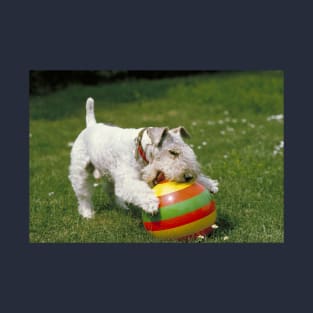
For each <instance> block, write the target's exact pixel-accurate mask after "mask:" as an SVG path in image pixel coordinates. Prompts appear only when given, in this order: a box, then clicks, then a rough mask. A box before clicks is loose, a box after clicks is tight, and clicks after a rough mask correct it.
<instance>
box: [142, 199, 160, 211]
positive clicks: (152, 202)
mask: <svg viewBox="0 0 313 313" xmlns="http://www.w3.org/2000/svg"><path fill="white" fill-rule="evenodd" d="M142 209H143V210H144V211H145V212H147V213H149V214H152V215H154V214H156V213H158V211H159V199H158V198H157V197H153V198H150V199H148V200H147V201H145V203H143V204H142Z"/></svg>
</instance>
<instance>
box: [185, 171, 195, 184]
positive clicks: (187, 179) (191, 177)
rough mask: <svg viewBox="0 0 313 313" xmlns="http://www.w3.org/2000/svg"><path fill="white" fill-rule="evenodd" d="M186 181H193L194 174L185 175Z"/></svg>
mask: <svg viewBox="0 0 313 313" xmlns="http://www.w3.org/2000/svg"><path fill="white" fill-rule="evenodd" d="M184 179H185V181H186V182H189V181H191V180H192V179H193V176H192V174H189V173H187V174H184Z"/></svg>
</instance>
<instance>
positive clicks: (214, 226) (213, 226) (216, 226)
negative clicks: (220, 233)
mask: <svg viewBox="0 0 313 313" xmlns="http://www.w3.org/2000/svg"><path fill="white" fill-rule="evenodd" d="M211 227H212V228H213V229H218V227H219V226H218V225H216V224H213V225H212V226H211Z"/></svg>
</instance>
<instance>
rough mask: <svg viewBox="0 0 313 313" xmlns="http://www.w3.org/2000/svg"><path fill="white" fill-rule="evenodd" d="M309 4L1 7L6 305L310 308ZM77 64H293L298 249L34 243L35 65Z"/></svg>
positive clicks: (288, 98) (5, 308)
mask: <svg viewBox="0 0 313 313" xmlns="http://www.w3.org/2000/svg"><path fill="white" fill-rule="evenodd" d="M112 2H113V1H112ZM304 3H305V2H304V1H298V2H297V4H295V5H290V4H289V3H287V1H275V2H274V1H259V2H251V1H218V2H217V1H216V2H214V3H213V2H211V1H210V2H209V1H192V2H191V1H188V2H187V1H154V2H152V1H149V2H148V1H124V2H123V1H114V2H113V3H110V4H108V2H107V1H106V2H104V1H102V2H100V1H88V2H87V1H53V2H52V1H51V2H49V3H46V2H42V1H41V2H39V1H27V2H26V1H25V2H21V3H19V2H18V1H10V2H9V1H6V2H2V3H1V5H0V7H1V8H0V12H1V13H0V26H1V27H0V34H1V37H0V38H1V49H0V51H1V73H0V75H1V82H0V83H1V84H0V86H1V98H0V100H1V113H2V114H1V117H2V118H1V160H2V180H3V183H2V192H1V197H2V199H3V201H1V202H2V203H1V218H0V221H1V227H0V234H1V237H0V238H1V256H0V271H1V279H0V287H1V296H0V297H1V301H0V308H1V311H2V312H21V310H23V311H25V310H27V311H28V310H29V311H31V312H72V311H75V312H84V311H87V312H94V311H96V310H97V311H102V312H114V311H122V310H123V311H124V310H135V311H136V312H137V311H149V312H154V311H158V312H160V311H165V310H169V311H171V312H174V311H175V312H198V311H202V312H203V311H204V310H205V312H213V311H216V312H229V311H240V312H266V311H269V312H278V311H279V312H281V311H283V310H287V309H288V310H297V312H302V311H305V309H304V308H305V307H307V305H310V304H309V300H310V298H309V286H307V283H310V282H311V281H312V253H310V252H312V248H309V247H312V240H311V238H312V230H311V228H312V227H311V224H312V203H310V202H312V201H311V198H312V197H311V195H312V183H311V177H310V176H311V173H312V166H311V165H310V162H312V159H313V158H312V140H311V138H310V137H311V134H312V114H311V111H312V110H311V106H312V96H311V91H312V85H313V80H312V55H313V53H312V52H313V51H312V33H311V29H312V16H311V10H310V8H309V7H308V6H306V5H305V4H304ZM73 69H76V70H99V69H101V70H105V69H108V70H110V69H117V70H123V69H125V70H144V69H147V70H163V69H167V70H270V69H278V70H283V71H284V73H285V243H284V244H212V245H184V244H182V245H176V244H166V245H165V244H164V245H162V244H160V245H148V244H29V242H28V221H29V216H28V206H29V202H28V195H29V169H28V167H29V164H28V160H29V150H28V139H29V131H28V125H29V115H28V110H29V103H28V97H29V82H28V78H29V71H30V70H73ZM309 111H310V112H309ZM310 285H311V284H310ZM310 307H311V305H310Z"/></svg>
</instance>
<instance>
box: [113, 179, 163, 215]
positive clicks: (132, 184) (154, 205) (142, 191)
mask: <svg viewBox="0 0 313 313" xmlns="http://www.w3.org/2000/svg"><path fill="white" fill-rule="evenodd" d="M115 195H116V196H117V197H118V198H119V199H120V200H122V201H124V202H126V203H131V204H134V205H135V206H138V207H140V208H142V209H143V210H144V211H145V212H147V213H151V214H155V213H157V212H158V208H159V199H158V198H157V197H156V196H155V194H154V192H153V190H152V189H151V188H150V187H149V186H148V185H147V183H145V182H143V181H141V180H138V179H132V178H127V179H124V180H117V181H116V182H115Z"/></svg>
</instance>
